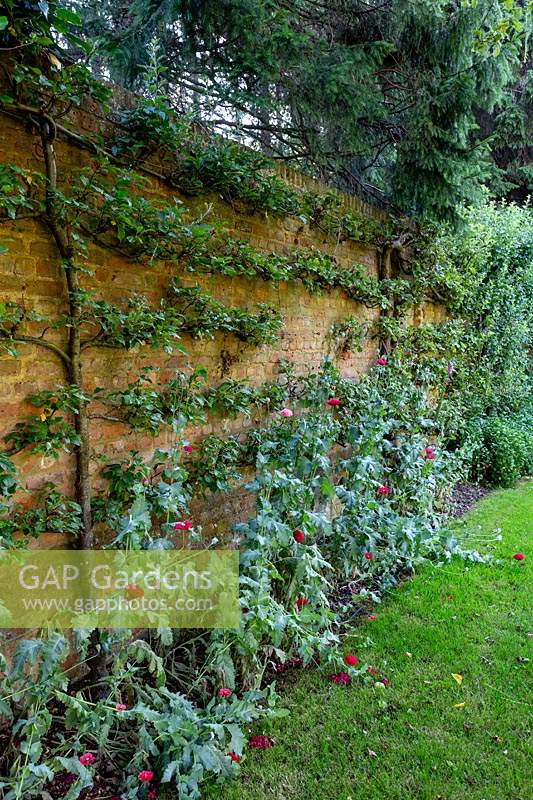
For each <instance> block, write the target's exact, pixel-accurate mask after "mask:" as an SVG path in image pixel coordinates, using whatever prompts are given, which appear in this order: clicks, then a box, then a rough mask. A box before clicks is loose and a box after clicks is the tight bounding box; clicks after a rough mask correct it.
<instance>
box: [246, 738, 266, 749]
mask: <svg viewBox="0 0 533 800" xmlns="http://www.w3.org/2000/svg"><path fill="white" fill-rule="evenodd" d="M248 747H254V748H255V749H257V750H266V749H267V748H268V747H272V742H271V741H270V739H269V738H268V736H250V738H249V739H248Z"/></svg>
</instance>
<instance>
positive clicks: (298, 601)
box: [296, 597, 309, 610]
mask: <svg viewBox="0 0 533 800" xmlns="http://www.w3.org/2000/svg"><path fill="white" fill-rule="evenodd" d="M308 602H309V600H308V599H307V597H297V598H296V605H297V606H298V608H299V609H300V610H301V609H302V608H303V607H304V606H306V605H307V604H308Z"/></svg>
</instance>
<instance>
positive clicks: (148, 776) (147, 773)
mask: <svg viewBox="0 0 533 800" xmlns="http://www.w3.org/2000/svg"><path fill="white" fill-rule="evenodd" d="M137 777H138V778H139V780H140V782H141V783H150V781H151V780H152V778H153V777H154V773H153V772H152V770H151V769H142V770H141V771H140V772H139V774H138V775H137Z"/></svg>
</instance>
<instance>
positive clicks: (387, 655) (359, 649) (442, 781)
mask: <svg viewBox="0 0 533 800" xmlns="http://www.w3.org/2000/svg"><path fill="white" fill-rule="evenodd" d="M466 521H467V523H468V527H469V528H475V526H477V525H480V526H481V528H482V530H483V531H491V530H493V529H494V528H496V527H498V528H501V534H502V541H501V542H497V543H496V545H488V546H486V547H485V549H487V547H488V548H489V549H490V550H491V551H492V552H494V553H495V556H496V558H498V559H501V563H496V564H494V565H492V566H487V565H482V564H475V565H472V564H465V563H463V562H459V561H454V562H453V563H452V564H450V565H449V566H447V567H445V568H440V569H439V568H427V569H426V570H424V571H423V572H422V573H421V574H419V575H418V576H417V577H415V578H414V579H413V580H410V581H408V582H406V583H404V584H403V586H401V587H400V588H399V589H397V590H396V591H394V592H393V593H391V595H390V596H389V598H388V600H387V601H386V602H385V603H383V604H382V605H381V606H380V607H378V608H377V609H376V614H377V619H376V620H375V621H372V622H370V621H367V622H366V623H365V624H364V625H363V626H362V627H360V628H358V629H356V630H355V631H354V633H353V635H351V636H350V638H349V639H347V640H346V641H345V642H344V647H343V651H344V652H346V653H347V652H352V653H355V654H356V655H357V656H358V657H359V659H360V661H361V663H365V664H369V665H373V666H375V667H376V668H377V669H378V670H379V671H380V674H381V675H386V677H387V678H388V679H389V684H388V686H386V687H385V688H384V689H380V688H375V687H374V686H372V685H363V684H362V683H361V682H360V681H355V682H353V683H352V685H350V686H347V687H346V686H337V685H333V684H331V683H330V682H328V680H327V678H325V677H324V676H323V675H322V674H321V673H320V672H319V671H318V670H315V669H311V670H305V671H301V672H297V673H294V675H293V677H292V678H291V680H290V682H289V683H288V684H287V686H286V688H285V692H284V694H283V701H284V704H285V705H286V706H287V707H288V708H289V709H290V711H291V716H290V717H289V718H288V719H282V720H280V721H279V722H278V723H276V725H275V727H274V728H272V729H271V730H270V731H265V730H263V729H256V730H254V732H255V733H268V734H269V735H271V736H272V738H273V740H274V746H273V747H272V748H271V749H270V750H263V751H248V753H247V756H246V758H243V762H242V776H241V778H240V780H239V781H235V782H232V783H228V784H225V785H224V786H223V787H219V786H217V787H215V788H211V789H208V790H207V791H206V797H208V798H217V800H269V799H271V800H304V798H305V800H307V798H311V799H312V800H381V799H382V800H400V799H401V800H411V798H412V799H413V800H414V799H415V798H416V800H462V798H465V800H466V798H468V800H526V798H528V797H532V796H533V782H532V780H531V777H530V774H531V769H530V767H531V763H532V762H531V755H532V753H531V750H529V749H528V737H530V735H531V727H532V725H533V722H532V718H531V716H530V712H531V681H530V677H531V673H530V667H531V664H530V663H529V662H528V660H527V659H530V658H532V655H531V644H532V642H533V638H532V637H533V634H532V633H531V631H532V630H533V626H532V624H531V620H530V618H529V617H530V614H529V612H530V611H531V597H532V596H533V582H532V581H531V574H532V562H533V552H532V551H531V544H530V542H531V538H532V529H533V481H526V482H523V483H522V484H521V485H520V486H519V487H518V488H516V489H512V490H506V491H497V492H494V493H492V494H490V495H489V496H488V497H487V498H486V499H485V500H483V501H482V502H481V503H480V504H479V505H478V506H477V507H476V508H475V509H474V510H473V511H472V512H471V513H470V514H469V515H468V517H467V518H466ZM517 551H520V552H524V553H525V556H526V557H525V559H524V560H523V561H522V562H518V561H515V560H513V558H512V555H513V553H515V552H517ZM528 626H529V627H528ZM452 673H454V674H456V675H457V676H458V677H457V680H456V679H455V678H454V677H452ZM460 676H462V682H461V683H459V682H458V681H459V680H460ZM528 681H529V683H528ZM528 700H529V702H528Z"/></svg>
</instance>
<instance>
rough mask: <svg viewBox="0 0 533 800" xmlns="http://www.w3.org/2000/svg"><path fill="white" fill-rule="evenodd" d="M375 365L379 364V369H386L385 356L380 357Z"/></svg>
mask: <svg viewBox="0 0 533 800" xmlns="http://www.w3.org/2000/svg"><path fill="white" fill-rule="evenodd" d="M376 364H379V366H380V367H386V366H387V359H386V358H385V356H380V357H379V358H378V360H377V361H376Z"/></svg>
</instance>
